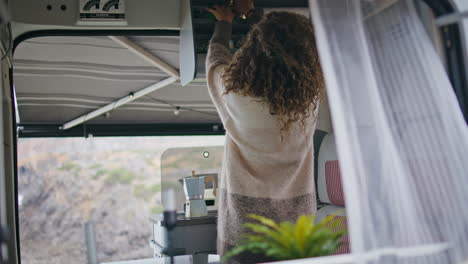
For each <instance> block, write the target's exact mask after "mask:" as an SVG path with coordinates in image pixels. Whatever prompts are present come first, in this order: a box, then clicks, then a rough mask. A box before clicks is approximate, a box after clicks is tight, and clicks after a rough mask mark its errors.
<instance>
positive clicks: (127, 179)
mask: <svg viewBox="0 0 468 264" xmlns="http://www.w3.org/2000/svg"><path fill="white" fill-rule="evenodd" d="M106 174H107V175H108V176H107V177H106V183H108V184H117V183H120V184H124V185H127V184H130V183H132V181H133V180H135V179H136V178H138V175H137V174H135V173H133V172H131V171H129V170H127V169H124V168H117V169H111V170H107V171H106Z"/></svg>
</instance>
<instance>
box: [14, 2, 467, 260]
mask: <svg viewBox="0 0 468 264" xmlns="http://www.w3.org/2000/svg"><path fill="white" fill-rule="evenodd" d="M423 1H424V2H426V3H427V4H428V5H429V6H430V7H431V9H432V10H433V11H434V12H435V14H436V16H442V15H447V14H450V13H452V12H454V11H455V8H454V7H453V5H452V4H451V3H450V2H449V0H423ZM164 32H165V33H166V34H172V35H170V36H178V34H179V31H178V30H93V31H91V30H41V31H32V32H28V33H25V34H23V35H20V36H18V37H16V38H15V40H14V48H16V47H17V46H18V45H19V44H20V43H21V42H22V41H24V40H27V39H30V38H34V37H44V36H96V35H99V36H109V35H115V36H132V35H133V36H158V34H164ZM442 32H443V39H444V42H445V45H444V46H445V53H446V56H447V62H448V75H449V77H450V80H451V82H452V85H453V86H454V89H455V92H456V94H457V96H458V97H459V100H460V104H461V105H462V109H463V112H464V115H465V118H467V115H468V113H467V107H468V85H467V76H466V72H467V71H466V68H465V66H466V65H465V61H464V54H465V53H464V47H463V46H462V45H463V44H462V43H463V42H462V39H461V31H460V26H459V25H458V24H455V25H451V26H446V27H444V28H443V29H442ZM174 34H176V35H174ZM162 36H164V35H162ZM12 77H13V69H10V72H9V78H10V92H11V95H13V80H12ZM10 99H11V98H10ZM11 111H12V115H11V120H12V121H13V122H12V123H13V124H12V134H11V135H12V137H13V138H10V139H8V140H12V141H13V142H14V143H13V153H12V155H13V160H14V170H13V172H14V175H13V177H14V178H13V179H14V185H15V186H14V193H15V195H16V197H17V192H18V183H17V177H18V172H17V147H16V143H17V137H16V136H15V135H18V132H17V125H18V124H16V119H15V115H16V113H15V111H16V109H15V108H14V104H12V110H11ZM220 125H221V124H206V125H203V124H182V125H177V126H174V125H172V124H161V125H156V126H154V125H153V126H150V125H145V124H144V125H139V126H140V128H139V129H138V131H139V133H137V134H138V135H140V136H142V135H162V134H161V131H165V132H164V133H165V134H164V135H193V133H195V132H196V134H198V135H205V134H206V135H213V133H215V134H219V135H222V134H224V129H222V126H220ZM131 126H133V125H131ZM88 127H89V128H91V127H92V128H93V130H91V131H95V132H94V133H93V136H132V135H135V133H132V130H131V127H130V126H129V127H127V128H126V129H123V130H121V132H116V129H115V126H106V125H102V126H95V127H93V126H88ZM133 127H134V128H135V126H133ZM137 127H138V125H137ZM119 128H122V126H119ZM214 128H216V129H214ZM78 129H80V128H78ZM81 129H85V130H86V127H84V128H83V127H81ZM88 131H89V130H88ZM97 131H99V132H98V133H97ZM190 133H192V134H190ZM19 135H20V136H21V137H46V136H49V137H65V136H74V137H76V136H81V135H83V134H78V132H77V131H75V132H73V133H70V134H68V135H67V134H56V133H53V131H52V130H51V127H50V126H49V127H46V126H42V127H41V126H40V125H37V124H36V125H31V126H24V127H23V132H22V133H21V134H19ZM85 135H86V134H85ZM5 154H7V153H5ZM5 176H6V175H5ZM14 200H15V206H14V212H11V211H10V210H9V212H7V213H11V214H13V215H15V220H16V227H15V228H14V230H12V234H15V241H16V256H15V258H14V259H15V260H16V262H12V264H16V263H21V251H20V241H19V227H18V223H19V222H18V221H19V220H18V200H17V199H14ZM10 252H11V251H10Z"/></svg>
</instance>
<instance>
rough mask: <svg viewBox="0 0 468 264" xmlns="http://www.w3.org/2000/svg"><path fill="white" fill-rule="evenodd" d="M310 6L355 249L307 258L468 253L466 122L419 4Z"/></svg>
mask: <svg viewBox="0 0 468 264" xmlns="http://www.w3.org/2000/svg"><path fill="white" fill-rule="evenodd" d="M310 8H311V12H312V18H313V22H314V26H315V30H316V35H317V41H318V46H319V51H320V56H321V61H322V66H323V69H324V72H325V78H326V83H327V91H328V92H327V93H328V97H329V102H330V107H331V112H332V119H333V126H334V133H335V136H336V140H337V145H338V154H339V158H340V166H341V170H342V175H343V185H344V191H345V198H346V205H347V215H348V224H349V235H350V242H351V249H352V255H351V257H350V256H338V257H330V258H328V260H327V259H323V260H318V261H317V260H316V261H313V262H310V263H315V262H317V263H421V264H423V263H424V264H428V263H429V264H430V263H441V264H447V263H460V262H462V261H464V260H466V259H467V258H468V129H467V125H466V123H465V121H464V119H463V116H462V114H461V112H460V108H459V105H458V102H457V99H456V97H455V94H454V92H453V89H452V87H451V84H450V82H449V80H448V77H447V74H446V72H445V69H444V67H443V65H442V63H441V61H440V59H439V57H438V55H437V52H436V50H435V48H434V47H433V46H432V42H431V41H430V39H429V37H428V36H427V34H426V31H425V30H424V28H423V25H422V24H421V22H420V21H419V19H418V16H417V14H416V11H415V8H414V6H413V2H412V1H410V0H399V1H398V0H397V1H387V0H374V1H372V0H310ZM302 263H305V262H304V260H303V261H302Z"/></svg>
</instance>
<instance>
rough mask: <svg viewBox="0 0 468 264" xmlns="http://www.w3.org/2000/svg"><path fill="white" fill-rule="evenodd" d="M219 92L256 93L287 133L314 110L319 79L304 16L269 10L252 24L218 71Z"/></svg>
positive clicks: (319, 90)
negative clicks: (222, 88)
mask: <svg viewBox="0 0 468 264" xmlns="http://www.w3.org/2000/svg"><path fill="white" fill-rule="evenodd" d="M223 81H224V85H225V89H226V91H225V94H227V93H231V92H234V93H237V94H240V95H244V96H251V97H254V98H258V99H259V101H261V102H264V103H266V104H267V105H268V106H269V111H270V113H271V114H272V115H276V116H277V117H278V120H279V122H280V124H281V132H282V133H283V132H287V131H288V130H289V129H290V128H291V126H292V125H293V124H294V123H295V122H298V121H301V123H302V125H303V126H304V125H305V120H306V119H307V118H308V117H309V116H310V115H311V114H314V113H315V110H316V109H317V107H318V102H319V98H320V97H321V95H322V93H323V87H324V80H323V75H322V69H321V66H320V61H319V58H318V52H317V47H316V44H315V36H314V30H313V27H312V24H311V22H310V20H309V19H307V18H306V17H305V16H302V15H297V14H294V13H289V12H271V13H269V14H267V15H265V16H264V17H263V18H262V20H261V21H260V22H259V23H257V24H256V25H254V26H253V28H252V29H251V31H250V32H249V34H248V35H247V37H246V39H245V41H244V43H243V44H242V46H241V47H240V49H239V50H238V51H237V52H236V53H235V54H234V58H233V60H232V62H231V64H230V65H229V66H228V67H227V68H226V71H225V72H224V74H223Z"/></svg>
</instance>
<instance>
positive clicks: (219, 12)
mask: <svg viewBox="0 0 468 264" xmlns="http://www.w3.org/2000/svg"><path fill="white" fill-rule="evenodd" d="M206 10H208V11H209V12H210V13H211V14H213V15H214V16H215V17H216V19H217V20H218V21H225V22H228V23H232V20H233V19H234V13H233V12H232V10H231V8H230V7H222V6H215V7H214V8H207V9H206Z"/></svg>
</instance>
